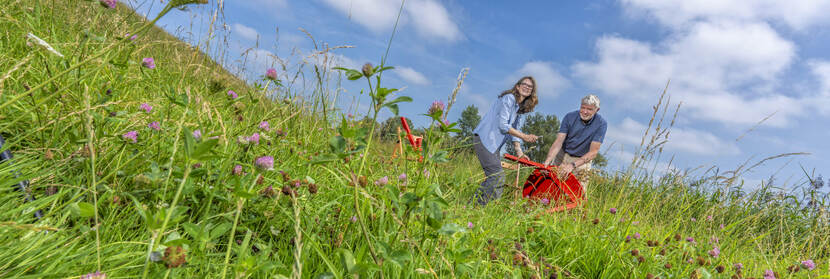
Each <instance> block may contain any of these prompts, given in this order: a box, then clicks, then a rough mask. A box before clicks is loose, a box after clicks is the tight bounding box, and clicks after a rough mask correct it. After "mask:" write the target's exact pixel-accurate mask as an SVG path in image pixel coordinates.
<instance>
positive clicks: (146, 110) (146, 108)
mask: <svg viewBox="0 0 830 279" xmlns="http://www.w3.org/2000/svg"><path fill="white" fill-rule="evenodd" d="M138 108H140V109H143V110H144V111H145V112H147V113H150V111H151V110H153V106H151V105H150V104H148V103H142V104H141V105H140V106H139V107H138Z"/></svg>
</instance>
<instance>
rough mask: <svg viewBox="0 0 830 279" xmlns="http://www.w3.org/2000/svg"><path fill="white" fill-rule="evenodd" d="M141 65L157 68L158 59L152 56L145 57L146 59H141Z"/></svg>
mask: <svg viewBox="0 0 830 279" xmlns="http://www.w3.org/2000/svg"><path fill="white" fill-rule="evenodd" d="M141 66H144V68H147V69H150V70H152V69H155V68H156V60H153V58H152V57H145V58H144V59H141Z"/></svg>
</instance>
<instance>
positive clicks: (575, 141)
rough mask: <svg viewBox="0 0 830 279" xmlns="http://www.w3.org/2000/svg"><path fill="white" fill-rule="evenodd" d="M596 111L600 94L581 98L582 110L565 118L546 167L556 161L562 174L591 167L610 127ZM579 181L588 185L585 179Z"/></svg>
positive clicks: (549, 153)
mask: <svg viewBox="0 0 830 279" xmlns="http://www.w3.org/2000/svg"><path fill="white" fill-rule="evenodd" d="M597 112H599V97H597V96H596V95H592V94H591V95H588V96H585V97H584V98H582V102H581V104H580V106H579V110H577V111H572V112H570V113H568V114H566V115H565V117H563V118H562V124H561V125H560V126H559V133H558V134H557V135H556V140H555V141H554V142H553V144H552V145H551V146H550V150H549V151H548V156H547V158H546V159H545V163H544V165H545V166H546V167H547V166H549V165H550V163H551V162H553V164H555V165H557V166H558V167H559V171H560V175H564V174H567V173H569V172H572V171H574V170H576V171H587V170H590V169H591V160H593V159H594V157H596V156H597V154H598V153H599V148H600V145H602V140H603V139H605V130H606V129H607V128H608V125H607V123H606V122H605V119H603V118H602V116H600V115H599V114H597ZM580 183H582V185H583V186H585V183H584V181H580Z"/></svg>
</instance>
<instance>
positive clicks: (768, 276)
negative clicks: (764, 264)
mask: <svg viewBox="0 0 830 279" xmlns="http://www.w3.org/2000/svg"><path fill="white" fill-rule="evenodd" d="M764 279H775V272H774V271H772V270H771V269H767V270H765V271H764Z"/></svg>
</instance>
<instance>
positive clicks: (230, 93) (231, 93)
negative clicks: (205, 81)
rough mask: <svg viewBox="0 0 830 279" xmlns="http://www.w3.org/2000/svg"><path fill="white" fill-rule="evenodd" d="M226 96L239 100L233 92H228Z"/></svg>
mask: <svg viewBox="0 0 830 279" xmlns="http://www.w3.org/2000/svg"><path fill="white" fill-rule="evenodd" d="M228 96H229V97H231V99H236V98H239V95H236V92H233V90H228Z"/></svg>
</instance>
